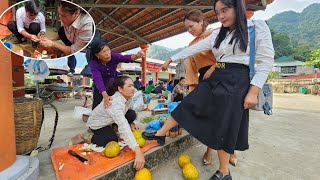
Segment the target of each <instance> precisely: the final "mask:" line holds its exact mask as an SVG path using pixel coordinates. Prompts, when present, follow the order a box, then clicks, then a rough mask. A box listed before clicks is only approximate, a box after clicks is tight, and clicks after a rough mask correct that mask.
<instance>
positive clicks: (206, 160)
mask: <svg viewBox="0 0 320 180" xmlns="http://www.w3.org/2000/svg"><path fill="white" fill-rule="evenodd" d="M213 153H214V150H213V149H211V148H207V151H206V152H205V153H204V155H203V157H202V160H203V164H204V165H212V160H213V158H212V155H213Z"/></svg>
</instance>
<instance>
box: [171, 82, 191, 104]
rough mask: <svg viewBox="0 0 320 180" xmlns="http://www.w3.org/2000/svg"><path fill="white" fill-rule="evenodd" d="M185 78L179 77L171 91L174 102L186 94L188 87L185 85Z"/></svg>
mask: <svg viewBox="0 0 320 180" xmlns="http://www.w3.org/2000/svg"><path fill="white" fill-rule="evenodd" d="M185 84H186V79H185V78H184V77H181V78H180V79H179V83H178V84H177V85H176V86H175V87H174V89H173V91H172V99H173V101H174V102H179V101H182V100H183V98H184V97H186V96H187V95H188V89H187V88H186V86H185Z"/></svg>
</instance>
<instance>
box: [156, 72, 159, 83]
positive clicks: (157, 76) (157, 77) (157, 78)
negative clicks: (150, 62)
mask: <svg viewBox="0 0 320 180" xmlns="http://www.w3.org/2000/svg"><path fill="white" fill-rule="evenodd" d="M158 80H159V73H158V72H156V82H158Z"/></svg>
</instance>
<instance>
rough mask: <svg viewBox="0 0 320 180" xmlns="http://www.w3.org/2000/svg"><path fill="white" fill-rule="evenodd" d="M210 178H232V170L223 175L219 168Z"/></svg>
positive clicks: (220, 179)
mask: <svg viewBox="0 0 320 180" xmlns="http://www.w3.org/2000/svg"><path fill="white" fill-rule="evenodd" d="M209 180H232V177H231V174H230V171H229V174H228V175H226V176H223V174H222V173H221V172H220V171H219V170H217V171H216V173H214V175H213V176H212V177H211V178H210V179H209Z"/></svg>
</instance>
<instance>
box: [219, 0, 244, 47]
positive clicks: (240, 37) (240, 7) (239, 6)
mask: <svg viewBox="0 0 320 180" xmlns="http://www.w3.org/2000/svg"><path fill="white" fill-rule="evenodd" d="M218 1H221V2H222V3H223V4H225V5H226V6H228V7H229V8H234V9H235V12H236V22H235V29H234V34H233V36H232V38H231V40H230V42H229V44H232V43H233V41H235V44H234V46H233V53H234V52H235V48H236V47H237V46H238V47H239V48H240V50H241V51H243V52H246V51H247V46H248V27H247V17H246V11H245V8H244V4H243V0H214V2H213V7H214V10H215V9H216V3H217V2H218ZM229 30H230V29H229V28H227V27H224V26H223V25H222V26H221V29H220V32H219V34H218V36H217V38H216V42H215V44H214V46H213V47H214V48H217V49H218V48H219V47H220V44H221V42H222V41H223V40H224V39H225V38H226V36H227V32H228V31H229Z"/></svg>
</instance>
